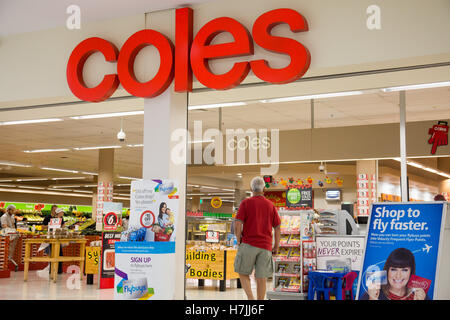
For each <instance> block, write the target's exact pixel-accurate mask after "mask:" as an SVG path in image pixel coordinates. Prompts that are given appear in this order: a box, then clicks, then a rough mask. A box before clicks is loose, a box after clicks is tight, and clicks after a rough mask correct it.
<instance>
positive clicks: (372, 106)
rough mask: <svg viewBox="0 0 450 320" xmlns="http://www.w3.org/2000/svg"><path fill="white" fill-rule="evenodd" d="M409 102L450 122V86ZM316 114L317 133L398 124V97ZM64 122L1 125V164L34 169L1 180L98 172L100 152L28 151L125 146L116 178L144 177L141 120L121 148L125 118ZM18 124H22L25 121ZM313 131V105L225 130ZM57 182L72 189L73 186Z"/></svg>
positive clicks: (330, 101) (208, 117) (418, 113)
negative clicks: (345, 127)
mask: <svg viewBox="0 0 450 320" xmlns="http://www.w3.org/2000/svg"><path fill="white" fill-rule="evenodd" d="M261 90H263V88H262V89H261ZM406 102H407V121H423V120H439V119H448V118H450V88H449V87H444V88H435V89H424V90H414V91H408V92H407V95H406ZM107 103H108V102H106V104H107ZM113 103H115V104H117V102H111V104H113ZM133 106H134V107H133ZM77 109H78V110H79V108H77V107H74V108H73V112H72V115H78V114H77ZM128 109H129V110H133V109H134V110H135V109H141V105H139V107H136V106H135V105H134V104H132V103H130V104H129V107H128ZM121 111H126V110H121ZM27 113H28V111H22V114H24V115H26V114H27ZM314 113H315V115H314V118H315V127H316V128H323V127H335V126H354V125H364V124H366V125H369V124H380V123H389V122H398V121H399V115H398V93H396V92H392V93H383V92H376V93H368V94H363V95H359V96H350V97H339V98H327V99H320V100H316V101H315V112H314ZM62 118H63V119H64V121H60V122H50V123H42V124H28V125H11V126H1V125H0V137H1V140H0V150H1V154H0V161H15V162H19V163H25V164H30V165H32V167H30V168H22V167H14V166H6V165H0V179H1V178H5V177H30V176H46V177H48V176H51V177H54V176H79V174H71V173H62V172H61V173H60V172H55V171H48V170H43V169H40V167H42V166H46V167H53V168H61V169H71V170H77V171H88V172H97V168H98V151H97V150H89V151H75V150H70V151H65V152H51V153H24V151H25V150H34V149H48V148H51V149H54V148H70V149H73V148H76V147H84V146H110V145H120V146H121V148H119V149H116V150H115V174H116V175H117V176H127V177H138V178H139V177H141V172H142V147H127V145H128V144H142V142H143V116H142V115H140V116H127V117H124V118H123V129H124V131H125V132H126V134H127V139H126V141H125V142H124V143H119V142H118V140H117V138H116V134H117V132H118V131H119V129H120V120H121V118H119V117H115V118H103V119H90V120H72V119H70V118H69V115H68V114H67V113H66V114H65V116H63V117H62ZM0 119H2V111H0ZM15 120H20V118H19V119H15ZM194 120H197V121H202V125H203V130H206V129H208V128H217V127H218V109H205V111H201V110H200V111H190V112H189V126H190V129H191V130H192V126H193V121H194ZM309 127H310V103H309V101H298V102H284V103H271V104H267V103H266V104H264V103H260V102H248V105H247V106H243V107H227V108H223V129H227V128H234V129H236V128H242V129H248V128H254V129H259V128H271V129H272V128H278V129H280V130H295V129H306V128H309ZM236 170H239V168H236ZM240 170H243V169H242V168H241V169H240ZM210 176H214V175H210ZM217 176H219V177H222V178H227V179H231V180H233V179H236V176H235V172H229V173H222V172H220V173H218V175H217ZM89 179H92V177H90V176H89ZM82 182H83V181H81V182H80V183H82ZM116 182H117V183H126V182H129V180H127V179H119V178H117V177H116ZM58 183H70V184H73V181H65V182H58Z"/></svg>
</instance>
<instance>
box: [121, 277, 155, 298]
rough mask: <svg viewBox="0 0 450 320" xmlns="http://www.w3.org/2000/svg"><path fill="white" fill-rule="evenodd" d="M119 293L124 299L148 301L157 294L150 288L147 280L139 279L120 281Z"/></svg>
mask: <svg viewBox="0 0 450 320" xmlns="http://www.w3.org/2000/svg"><path fill="white" fill-rule="evenodd" d="M117 293H119V294H123V298H124V299H140V300H147V299H149V298H151V297H152V296H153V295H154V294H155V291H154V290H153V288H149V287H148V285H147V279H146V278H139V279H130V280H122V281H120V283H119V284H118V285H117Z"/></svg>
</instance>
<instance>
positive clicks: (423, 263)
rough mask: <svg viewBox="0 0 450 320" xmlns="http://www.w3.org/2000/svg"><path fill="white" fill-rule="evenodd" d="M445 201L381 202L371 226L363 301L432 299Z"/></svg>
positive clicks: (362, 281) (360, 293)
mask: <svg viewBox="0 0 450 320" xmlns="http://www.w3.org/2000/svg"><path fill="white" fill-rule="evenodd" d="M444 210H445V207H444V203H443V202H432V203H431V202H425V203H418V202H406V203H405V202H403V203H376V204H373V205H372V211H371V215H370V219H369V226H368V230H367V241H366V250H365V254H364V260H363V268H362V275H361V277H360V278H359V283H358V293H357V296H358V298H359V299H360V300H429V299H430V300H432V299H433V298H434V291H435V290H434V289H435V286H436V283H435V281H436V279H437V268H438V258H439V243H440V237H441V234H442V229H443V224H444V223H445V211H444Z"/></svg>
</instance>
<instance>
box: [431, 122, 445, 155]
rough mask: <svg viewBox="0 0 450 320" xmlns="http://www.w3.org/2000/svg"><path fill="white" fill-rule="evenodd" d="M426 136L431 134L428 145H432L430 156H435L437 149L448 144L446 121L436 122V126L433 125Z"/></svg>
mask: <svg viewBox="0 0 450 320" xmlns="http://www.w3.org/2000/svg"><path fill="white" fill-rule="evenodd" d="M428 134H431V137H430V139H428V143H429V144H432V145H433V146H432V147H431V154H435V153H436V149H437V147H439V146H446V145H447V144H448V123H447V122H446V121H438V124H435V125H434V126H433V127H432V128H430V129H429V130H428Z"/></svg>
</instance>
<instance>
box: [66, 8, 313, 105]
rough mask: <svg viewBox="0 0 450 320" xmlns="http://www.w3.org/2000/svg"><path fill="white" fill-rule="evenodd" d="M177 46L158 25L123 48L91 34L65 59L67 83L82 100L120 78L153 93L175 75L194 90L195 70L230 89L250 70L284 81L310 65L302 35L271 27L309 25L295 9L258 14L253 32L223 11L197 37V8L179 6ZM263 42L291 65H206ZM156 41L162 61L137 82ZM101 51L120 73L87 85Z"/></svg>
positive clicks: (104, 92) (179, 86)
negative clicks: (89, 66)
mask: <svg viewBox="0 0 450 320" xmlns="http://www.w3.org/2000/svg"><path fill="white" fill-rule="evenodd" d="M175 15H176V16H175V24H176V25H175V46H174V45H173V44H172V42H171V41H170V40H169V39H168V38H167V37H166V36H165V35H163V34H161V33H160V32H158V31H155V30H151V29H145V30H141V31H138V32H136V33H135V34H133V35H132V36H131V37H129V38H128V40H127V41H126V42H125V44H124V45H123V46H122V48H121V50H120V52H119V50H118V49H117V48H116V46H114V44H112V43H110V42H109V41H107V40H104V39H101V38H96V37H94V38H89V39H86V40H84V41H82V42H81V43H80V44H78V45H77V46H76V47H75V49H74V50H73V51H72V53H71V55H70V58H69V61H68V63H67V72H66V75H67V83H68V85H69V87H70V90H71V91H72V92H73V94H74V95H75V96H77V97H78V98H79V99H81V100H85V101H91V102H100V101H104V100H106V99H108V98H109V97H110V96H111V95H112V94H113V93H114V91H115V90H116V89H117V87H118V86H119V83H120V84H122V86H123V88H124V89H125V90H126V91H127V92H129V93H130V94H131V95H133V96H136V97H143V98H151V97H155V96H157V95H159V94H161V93H162V92H164V91H165V90H166V89H167V87H168V86H169V85H170V84H171V83H172V80H173V78H175V91H176V92H191V91H192V73H194V74H195V77H196V78H197V80H198V81H199V82H200V83H202V84H203V85H205V86H206V87H209V88H212V89H217V90H226V89H231V88H234V87H236V86H238V85H239V84H240V83H241V82H242V81H243V80H244V79H245V78H246V76H247V75H248V73H249V72H250V70H252V71H253V73H254V74H255V75H256V76H257V77H258V78H260V79H261V80H263V81H266V82H269V83H273V84H284V83H289V82H292V81H295V80H297V79H299V78H301V77H302V76H303V75H304V74H305V72H306V71H307V70H308V68H309V65H310V60H311V57H310V53H309V51H308V49H307V48H306V47H304V46H303V45H302V44H301V43H299V42H298V41H295V40H293V39H289V38H286V37H279V36H273V35H272V34H271V31H272V29H273V28H274V27H275V26H277V25H279V24H283V23H286V24H288V25H289V28H290V30H291V31H292V32H295V33H296V32H302V31H308V23H307V21H306V19H305V18H304V17H303V16H302V15H301V14H300V13H298V12H297V11H295V10H292V9H276V10H272V11H269V12H266V13H264V14H262V15H261V16H259V17H258V18H257V19H256V21H255V23H254V24H253V28H252V33H251V34H250V32H249V31H248V30H247V29H246V28H245V27H244V26H243V25H242V24H241V23H239V22H238V21H236V20H234V19H232V18H228V17H221V18H217V19H214V20H211V21H209V22H208V23H206V24H205V25H204V26H203V27H202V28H201V29H200V30H199V31H198V33H197V35H196V36H195V38H193V31H192V30H193V10H192V9H190V8H182V9H177V10H176V14H175ZM222 32H227V33H230V34H231V35H232V36H233V38H234V41H233V42H228V43H221V44H211V42H212V40H213V39H214V38H215V37H216V36H217V35H218V34H220V33H222ZM252 36H253V40H254V41H255V43H256V44H257V45H259V46H260V47H262V48H264V49H266V50H268V51H272V52H276V53H280V54H285V55H288V56H289V57H290V63H289V65H288V66H287V67H284V68H280V69H276V68H271V67H270V66H269V63H268V61H266V60H264V59H259V60H253V61H243V62H236V63H235V64H234V65H233V67H232V68H231V70H229V71H228V72H226V73H224V74H214V73H213V72H212V71H211V70H210V68H209V65H208V61H209V60H212V59H220V58H229V57H238V56H250V55H253V46H254V44H253V40H252ZM146 46H154V47H155V48H156V49H157V50H158V51H159V55H160V57H161V58H160V67H159V70H158V72H157V74H156V75H155V76H154V78H153V79H151V80H149V81H147V82H143V83H142V82H139V81H138V80H137V79H136V77H135V74H134V61H135V58H136V56H137V54H138V53H139V51H140V50H141V49H143V48H144V47H146ZM97 51H99V52H101V53H102V54H103V56H104V57H105V60H106V61H108V62H117V74H108V75H105V76H104V78H103V80H102V81H101V83H100V84H99V85H97V86H96V87H93V88H88V87H86V85H85V83H84V80H83V67H84V64H85V62H86V60H87V59H88V58H89V56H90V55H92V54H93V53H95V52H97Z"/></svg>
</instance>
